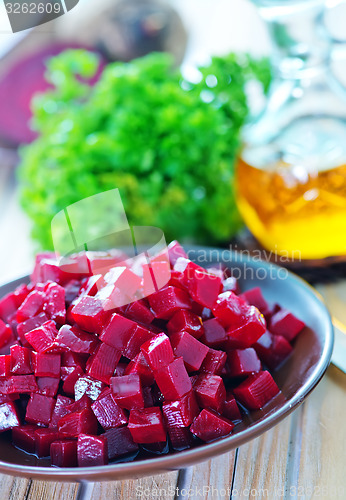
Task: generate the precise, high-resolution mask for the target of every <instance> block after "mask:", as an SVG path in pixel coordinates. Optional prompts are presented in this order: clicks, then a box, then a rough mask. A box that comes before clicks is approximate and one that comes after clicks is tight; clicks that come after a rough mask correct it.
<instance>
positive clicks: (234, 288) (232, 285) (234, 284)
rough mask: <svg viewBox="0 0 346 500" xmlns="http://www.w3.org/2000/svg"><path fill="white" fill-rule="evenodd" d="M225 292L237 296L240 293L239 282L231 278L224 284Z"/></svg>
mask: <svg viewBox="0 0 346 500" xmlns="http://www.w3.org/2000/svg"><path fill="white" fill-rule="evenodd" d="M222 287H223V290H222V291H223V292H233V293H235V294H236V295H238V293H239V292H240V289H239V285H238V281H237V279H236V278H234V276H230V277H228V278H226V279H225V280H223V282H222Z"/></svg>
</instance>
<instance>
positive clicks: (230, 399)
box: [222, 393, 241, 421]
mask: <svg viewBox="0 0 346 500" xmlns="http://www.w3.org/2000/svg"><path fill="white" fill-rule="evenodd" d="M222 414H223V416H224V417H226V418H228V419H229V420H233V421H238V420H241V413H240V410H239V406H238V404H237V401H236V400H235V397H234V396H233V394H231V393H227V394H226V400H225V405H224V408H223V413H222Z"/></svg>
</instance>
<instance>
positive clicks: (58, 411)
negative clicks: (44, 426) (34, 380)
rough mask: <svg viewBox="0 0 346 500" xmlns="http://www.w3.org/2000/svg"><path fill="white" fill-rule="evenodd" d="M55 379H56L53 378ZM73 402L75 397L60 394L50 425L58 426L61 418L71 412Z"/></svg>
mask: <svg viewBox="0 0 346 500" xmlns="http://www.w3.org/2000/svg"><path fill="white" fill-rule="evenodd" d="M53 380H54V379H53ZM72 403H73V399H71V398H68V397H66V396H61V394H59V395H58V397H57V399H56V404H55V407H54V410H53V414H52V418H51V421H50V423H49V427H57V425H58V422H59V420H60V419H61V418H62V417H64V416H65V415H67V414H68V413H71V411H70V409H69V408H68V407H69V406H70V405H71V404H72Z"/></svg>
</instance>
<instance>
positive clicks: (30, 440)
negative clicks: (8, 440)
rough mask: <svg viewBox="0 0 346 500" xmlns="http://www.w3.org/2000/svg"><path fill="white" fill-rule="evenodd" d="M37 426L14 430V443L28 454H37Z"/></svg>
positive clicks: (19, 427) (15, 428)
mask: <svg viewBox="0 0 346 500" xmlns="http://www.w3.org/2000/svg"><path fill="white" fill-rule="evenodd" d="M36 429H37V426H36V425H20V426H18V427H14V428H13V430H12V442H13V444H14V445H15V446H16V447H17V448H20V449H21V450H24V451H26V452H27V453H35V431H36Z"/></svg>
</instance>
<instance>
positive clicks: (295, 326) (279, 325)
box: [270, 309, 305, 342]
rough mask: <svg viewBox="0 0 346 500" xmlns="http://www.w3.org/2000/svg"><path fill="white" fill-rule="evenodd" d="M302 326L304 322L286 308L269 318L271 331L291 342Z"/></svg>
mask: <svg viewBox="0 0 346 500" xmlns="http://www.w3.org/2000/svg"><path fill="white" fill-rule="evenodd" d="M304 327H305V323H303V321H300V319H298V318H297V317H296V316H294V315H293V314H292V313H291V312H289V311H287V309H281V310H280V311H278V312H277V313H275V314H274V315H273V316H272V317H271V319H270V331H271V333H274V335H282V337H285V339H286V340H288V342H292V340H293V339H295V337H296V336H297V335H298V333H300V332H301V331H302V330H303V328H304Z"/></svg>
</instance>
